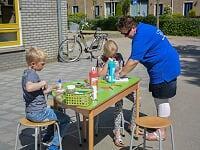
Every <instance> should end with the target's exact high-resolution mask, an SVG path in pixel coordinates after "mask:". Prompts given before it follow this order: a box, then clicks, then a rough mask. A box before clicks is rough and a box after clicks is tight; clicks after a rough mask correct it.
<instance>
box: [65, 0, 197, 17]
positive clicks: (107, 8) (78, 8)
mask: <svg viewBox="0 0 200 150" xmlns="http://www.w3.org/2000/svg"><path fill="white" fill-rule="evenodd" d="M119 1H120V0H68V4H67V5H68V14H74V13H78V12H80V13H84V14H86V15H87V17H88V18H96V17H99V16H101V17H108V16H115V14H116V6H117V5H118V3H119ZM156 4H157V0H131V5H130V15H131V16H147V15H149V14H153V15H156V10H157V9H156ZM166 6H169V7H171V8H172V12H173V13H179V14H182V15H183V16H187V15H188V12H189V11H190V10H191V9H194V10H195V12H196V15H197V16H200V9H199V8H200V0H159V14H163V12H164V8H165V7H166Z"/></svg>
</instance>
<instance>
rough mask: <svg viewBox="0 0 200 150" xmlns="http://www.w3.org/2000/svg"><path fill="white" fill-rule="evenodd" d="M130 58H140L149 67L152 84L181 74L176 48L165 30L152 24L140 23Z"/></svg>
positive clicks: (169, 79)
mask: <svg viewBox="0 0 200 150" xmlns="http://www.w3.org/2000/svg"><path fill="white" fill-rule="evenodd" d="M130 59H133V60H138V61H139V62H140V63H142V64H143V65H144V66H145V67H146V68H147V71H148V74H149V76H150V83H151V84H157V83H161V82H164V81H171V80H173V79H174V78H176V77H177V76H178V75H179V74H180V62H179V55H178V53H177V51H176V49H174V48H173V47H172V45H171V44H170V43H169V41H168V39H167V38H166V36H165V35H164V34H163V32H162V31H161V30H159V29H157V28H156V27H154V26H152V25H148V24H144V23H139V24H138V26H137V30H136V34H135V36H134V37H133V40H132V52H131V56H130Z"/></svg>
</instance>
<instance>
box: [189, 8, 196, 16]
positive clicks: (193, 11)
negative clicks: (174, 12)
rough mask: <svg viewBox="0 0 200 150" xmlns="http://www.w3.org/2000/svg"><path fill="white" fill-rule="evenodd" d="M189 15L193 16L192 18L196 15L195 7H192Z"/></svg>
mask: <svg viewBox="0 0 200 150" xmlns="http://www.w3.org/2000/svg"><path fill="white" fill-rule="evenodd" d="M189 17H191V18H194V17H196V12H195V10H194V9H191V10H190V11H189Z"/></svg>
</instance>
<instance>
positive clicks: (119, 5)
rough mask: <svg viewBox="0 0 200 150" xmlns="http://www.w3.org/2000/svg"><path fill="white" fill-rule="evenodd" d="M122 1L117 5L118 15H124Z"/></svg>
mask: <svg viewBox="0 0 200 150" xmlns="http://www.w3.org/2000/svg"><path fill="white" fill-rule="evenodd" d="M122 15H123V14H122V3H121V2H119V3H117V6H116V16H122Z"/></svg>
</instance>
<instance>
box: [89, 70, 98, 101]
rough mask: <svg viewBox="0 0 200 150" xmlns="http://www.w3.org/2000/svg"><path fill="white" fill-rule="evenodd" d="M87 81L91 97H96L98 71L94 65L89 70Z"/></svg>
mask: <svg viewBox="0 0 200 150" xmlns="http://www.w3.org/2000/svg"><path fill="white" fill-rule="evenodd" d="M89 81H90V86H92V90H93V92H92V96H93V99H94V100H96V99H97V86H98V73H97V69H96V67H92V70H91V71H90V72H89Z"/></svg>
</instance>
